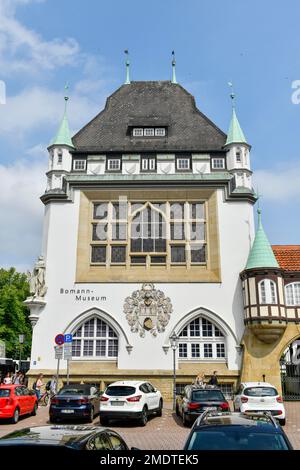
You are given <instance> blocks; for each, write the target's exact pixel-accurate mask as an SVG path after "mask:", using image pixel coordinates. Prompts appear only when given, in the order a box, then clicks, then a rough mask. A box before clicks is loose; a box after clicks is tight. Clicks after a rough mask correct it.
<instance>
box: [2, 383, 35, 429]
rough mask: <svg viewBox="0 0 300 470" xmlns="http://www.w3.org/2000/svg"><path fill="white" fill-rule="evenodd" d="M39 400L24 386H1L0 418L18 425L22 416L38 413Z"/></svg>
mask: <svg viewBox="0 0 300 470" xmlns="http://www.w3.org/2000/svg"><path fill="white" fill-rule="evenodd" d="M37 408H38V405H37V398H36V394H35V393H34V392H33V391H32V390H28V388H26V387H25V386H24V385H14V384H13V385H0V418H1V419H10V420H11V422H12V423H14V424H15V423H17V422H18V421H19V417H20V416H22V415H27V414H31V415H33V416H35V415H36V413H37Z"/></svg>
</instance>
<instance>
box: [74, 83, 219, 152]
mask: <svg viewBox="0 0 300 470" xmlns="http://www.w3.org/2000/svg"><path fill="white" fill-rule="evenodd" d="M139 125H140V126H167V127H168V135H167V137H157V138H148V139H147V138H136V137H135V138H134V137H131V135H130V126H135V127H137V126H139ZM72 140H73V144H74V146H75V148H76V150H77V151H87V152H109V151H117V152H118V151H122V152H140V151H151V150H153V151H162V152H164V151H176V150H179V151H199V152H203V151H204V152H205V151H220V150H222V149H223V146H224V144H225V142H226V134H224V132H222V131H221V130H220V129H219V128H218V127H217V126H216V125H215V124H214V123H213V122H211V121H210V120H209V119H208V118H207V117H206V116H204V114H202V113H201V112H200V111H199V110H198V109H197V108H196V104H195V99H194V97H193V96H192V95H191V94H190V93H188V92H187V91H186V90H185V89H184V88H183V87H182V86H181V85H178V84H174V83H171V82H169V81H147V82H145V81H144V82H131V84H130V85H122V86H121V87H120V88H119V89H118V90H116V91H115V92H114V93H113V94H112V95H111V96H110V97H109V98H108V99H107V101H106V105H105V108H104V110H103V111H102V112H100V113H99V114H98V115H97V116H96V117H95V118H94V119H92V120H91V121H90V122H89V123H88V124H87V125H86V126H85V127H83V128H82V129H81V130H80V131H79V132H78V133H77V134H76V135H75V136H74V137H73V139H72Z"/></svg>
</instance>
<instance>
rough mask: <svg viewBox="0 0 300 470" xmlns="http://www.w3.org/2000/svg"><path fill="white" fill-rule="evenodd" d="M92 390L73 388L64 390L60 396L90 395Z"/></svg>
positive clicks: (59, 393) (60, 392)
mask: <svg viewBox="0 0 300 470" xmlns="http://www.w3.org/2000/svg"><path fill="white" fill-rule="evenodd" d="M89 393H90V390H89V389H88V388H83V387H82V388H81V387H73V388H62V389H61V390H60V391H59V392H58V395H89Z"/></svg>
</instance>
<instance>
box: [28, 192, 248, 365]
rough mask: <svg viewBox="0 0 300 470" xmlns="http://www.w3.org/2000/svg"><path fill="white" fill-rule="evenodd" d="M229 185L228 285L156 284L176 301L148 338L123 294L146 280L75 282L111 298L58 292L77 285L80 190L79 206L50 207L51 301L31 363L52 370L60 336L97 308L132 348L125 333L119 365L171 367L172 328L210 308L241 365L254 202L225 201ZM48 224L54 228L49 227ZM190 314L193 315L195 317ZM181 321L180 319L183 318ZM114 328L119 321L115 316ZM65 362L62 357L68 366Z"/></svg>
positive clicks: (223, 218)
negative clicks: (163, 325)
mask: <svg viewBox="0 0 300 470" xmlns="http://www.w3.org/2000/svg"><path fill="white" fill-rule="evenodd" d="M223 197H224V196H223V190H221V189H220V190H218V213H219V230H220V233H219V236H220V253H221V271H222V283H189V284H187V283H182V284H179V283H173V284H166V283H163V284H161V283H156V284H155V287H156V288H157V289H161V290H163V292H164V293H165V295H166V296H169V297H170V299H171V301H172V304H173V313H172V315H171V319H170V322H169V324H168V326H167V329H166V331H165V333H160V334H158V336H157V337H156V338H153V337H152V336H151V335H150V334H149V332H147V333H146V336H145V338H140V337H139V336H138V334H136V333H135V334H133V333H131V332H130V329H129V326H128V324H127V321H126V318H125V314H124V313H123V303H124V299H125V297H127V296H128V295H131V293H132V292H133V291H134V290H136V289H139V288H141V284H138V283H136V284H132V283H126V284H125V283H123V284H122V283H120V284H106V283H103V284H102V283H99V284H77V285H76V286H75V288H79V289H90V290H91V291H93V295H99V296H100V297H101V296H105V297H106V300H105V301H99V302H95V301H85V302H83V301H75V296H74V295H69V294H60V289H61V288H63V289H72V288H74V280H75V271H76V250H77V232H78V213H79V191H74V203H65V204H64V203H51V204H50V205H49V206H48V208H47V209H46V217H45V228H46V230H45V233H44V240H43V247H44V253H43V254H44V255H45V256H46V270H47V271H46V282H47V286H48V292H47V295H46V298H45V300H46V301H47V305H46V307H45V308H44V310H43V311H42V312H41V314H40V318H39V321H38V323H37V325H36V326H35V328H34V334H33V347H32V365H31V366H32V367H33V368H38V369H48V368H52V369H54V368H55V367H56V361H55V359H54V349H53V347H54V337H55V335H56V334H57V333H61V332H63V333H69V332H70V331H66V328H67V327H68V325H70V324H71V323H72V322H73V321H74V319H76V318H78V317H80V315H82V313H83V312H85V311H87V310H88V309H91V308H93V307H95V308H97V309H100V310H101V309H102V310H103V311H104V312H106V313H107V314H108V315H110V316H111V317H112V318H113V319H114V321H115V322H117V323H118V324H119V325H120V327H121V328H122V329H123V330H124V331H125V333H126V335H127V337H128V341H129V343H130V344H131V345H132V346H133V349H132V352H131V353H130V354H128V351H127V349H126V341H125V338H124V337H123V336H122V335H121V337H120V350H119V360H118V366H119V368H126V369H150V370H153V369H170V370H172V351H171V350H169V351H168V353H167V354H165V352H164V351H163V346H164V345H166V344H169V340H168V338H169V335H170V334H171V333H172V331H173V329H174V328H175V331H176V332H177V333H178V331H179V330H178V323H179V322H180V320H181V319H182V317H184V316H187V315H188V314H189V313H191V312H197V311H199V312H200V311H201V309H205V310H206V311H207V315H209V316H210V318H212V319H213V321H214V322H215V323H216V324H217V325H218V326H219V327H220V328H221V329H223V331H224V330H225V331H226V332H227V333H228V336H227V347H228V351H227V353H228V367H229V369H233V370H234V369H238V368H239V365H240V364H239V360H240V357H239V355H238V353H237V351H236V346H237V345H238V344H239V341H240V339H241V337H242V334H243V329H244V326H243V318H244V317H243V315H244V314H243V299H242V289H241V284H240V280H239V273H240V272H241V271H242V270H243V269H244V267H245V263H246V260H247V257H248V253H249V248H250V245H251V240H252V239H253V231H254V223H253V210H252V206H251V205H250V204H248V203H247V202H230V203H229V202H224V200H223ZM47 227H48V230H47ZM190 319H191V317H190ZM181 323H182V322H181ZM112 326H113V320H112ZM62 367H64V361H63V363H62Z"/></svg>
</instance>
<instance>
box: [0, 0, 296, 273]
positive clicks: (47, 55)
mask: <svg viewBox="0 0 300 470" xmlns="http://www.w3.org/2000/svg"><path fill="white" fill-rule="evenodd" d="M299 15H300V4H299V2H297V1H296V0H295V1H293V0H289V1H288V2H272V1H271V0H265V1H264V2H261V1H257V0H252V1H251V2H250V1H248V2H245V1H244V2H242V1H237V0H213V1H212V0H186V1H183V0H182V1H181V0H164V1H163V2H162V1H158V0H152V1H151V2H150V3H149V2H146V1H141V0H139V1H136V0H128V1H127V2H124V1H121V0H110V1H109V2H108V1H107V2H104V1H99V0H88V2H84V1H83V0H72V1H71V0H60V1H59V0H51V1H50V0H1V1H0V40H1V41H0V79H1V80H3V81H4V82H5V84H6V92H7V97H6V104H3V105H0V148H1V152H0V178H1V181H2V183H1V189H0V192H1V197H0V216H1V231H0V247H1V248H0V263H1V265H4V266H9V265H16V266H17V267H18V268H19V269H26V268H27V267H29V266H30V265H31V264H32V263H33V261H34V259H35V258H36V257H37V256H38V254H39V251H40V239H41V229H42V214H43V206H42V204H41V203H40V202H39V199H38V196H39V195H40V194H41V193H42V192H43V191H44V189H45V181H46V179H45V177H44V175H43V173H44V171H45V168H46V162H47V154H46V152H45V148H46V146H47V145H48V144H49V141H50V140H51V138H52V137H53V135H54V133H55V132H56V129H57V126H58V124H59V121H60V119H61V116H62V112H63V94H64V83H65V82H66V81H68V82H69V85H70V91H69V92H70V97H71V100H70V103H69V120H70V125H71V128H72V130H73V131H74V132H75V131H76V130H78V129H79V128H80V127H81V126H82V125H84V124H85V123H86V122H87V121H88V120H89V119H90V118H91V117H93V116H94V115H95V114H96V113H97V112H98V111H99V110H100V109H101V108H102V107H103V105H104V102H105V98H106V97H107V96H108V95H109V94H110V93H111V92H112V91H114V90H115V89H116V88H117V87H118V86H119V85H121V84H122V81H123V80H124V76H125V72H124V54H123V50H124V49H125V48H128V49H129V51H130V60H131V64H132V65H131V78H132V79H133V80H158V79H163V80H166V79H170V76H171V66H170V63H171V51H172V50H173V49H174V50H175V51H176V60H177V79H178V81H179V82H180V83H181V84H182V85H183V86H185V87H186V88H187V89H188V90H189V91H190V92H191V93H192V94H194V95H195V97H196V101H197V105H198V107H199V108H200V109H201V111H202V112H204V113H205V114H207V115H208V116H209V117H210V118H211V119H212V120H213V121H214V122H215V123H216V124H217V125H218V126H219V127H221V129H223V130H224V131H225V132H226V131H227V129H228V126H229V120H230V113H231V108H230V99H229V89H228V84H227V83H228V81H233V83H234V87H235V91H236V95H237V112H238V117H239V120H240V123H241V125H242V128H243V130H244V132H245V134H246V136H247V139H248V141H249V143H250V144H251V145H252V152H251V160H252V169H253V170H254V180H255V185H257V186H258V188H259V192H260V193H261V195H262V197H261V206H262V208H263V221H264V227H265V230H266V232H267V234H268V236H269V239H270V241H271V242H272V243H278V244H280V243H281V244H284V243H286V244H297V243H299V242H300V239H299V232H300V230H299V229H300V217H299V209H298V204H297V203H295V200H297V198H299V196H300V163H299V162H300V149H299V144H300V133H299V127H300V104H298V105H297V104H293V102H292V93H293V91H294V90H293V89H292V83H293V82H294V81H295V80H300V53H299V41H298V36H299V34H298V30H299V26H298V19H299Z"/></svg>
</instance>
